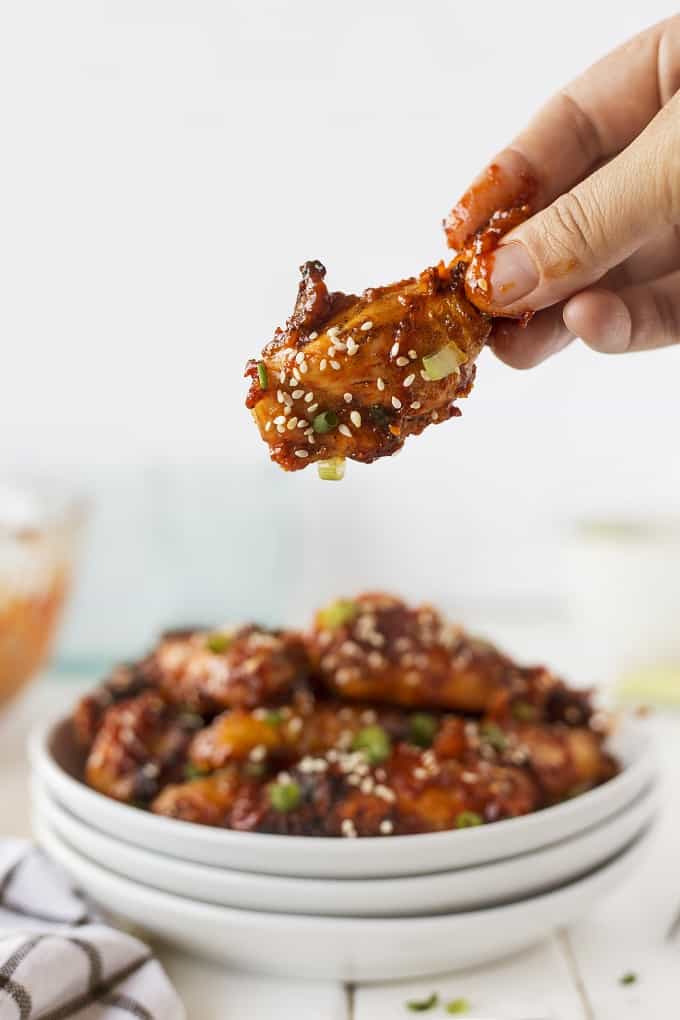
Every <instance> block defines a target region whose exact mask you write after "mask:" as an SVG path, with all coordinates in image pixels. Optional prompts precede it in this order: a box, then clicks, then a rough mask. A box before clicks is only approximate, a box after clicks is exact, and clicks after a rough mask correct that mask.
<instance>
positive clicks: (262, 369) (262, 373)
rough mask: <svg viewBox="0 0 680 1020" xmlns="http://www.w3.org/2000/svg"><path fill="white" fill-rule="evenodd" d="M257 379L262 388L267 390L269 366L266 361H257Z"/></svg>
mask: <svg viewBox="0 0 680 1020" xmlns="http://www.w3.org/2000/svg"><path fill="white" fill-rule="evenodd" d="M257 379H258V382H259V384H260V389H261V390H266V389H267V383H268V379H267V366H266V365H265V363H264V361H258V363H257Z"/></svg>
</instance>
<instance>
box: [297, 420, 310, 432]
mask: <svg viewBox="0 0 680 1020" xmlns="http://www.w3.org/2000/svg"><path fill="white" fill-rule="evenodd" d="M308 425H309V422H308V421H307V420H306V418H299V419H298V428H299V429H306V428H307V426H308Z"/></svg>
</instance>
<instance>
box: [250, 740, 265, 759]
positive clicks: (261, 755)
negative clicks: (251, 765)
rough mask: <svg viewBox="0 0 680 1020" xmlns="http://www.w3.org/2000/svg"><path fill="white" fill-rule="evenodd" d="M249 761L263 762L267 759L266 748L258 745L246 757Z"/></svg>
mask: <svg viewBox="0 0 680 1020" xmlns="http://www.w3.org/2000/svg"><path fill="white" fill-rule="evenodd" d="M248 757H249V758H250V760H251V761H264V759H265V758H266V757H267V748H266V747H265V746H264V744H258V745H257V746H256V747H254V748H253V749H252V751H251V752H250V754H249V755H248Z"/></svg>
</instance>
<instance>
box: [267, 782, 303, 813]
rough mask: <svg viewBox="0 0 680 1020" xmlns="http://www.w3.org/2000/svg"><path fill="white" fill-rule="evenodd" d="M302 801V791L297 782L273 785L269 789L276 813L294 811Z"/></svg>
mask: <svg viewBox="0 0 680 1020" xmlns="http://www.w3.org/2000/svg"><path fill="white" fill-rule="evenodd" d="M301 799H302V790H301V789H300V787H299V786H298V784H297V783H295V782H289V783H272V785H271V786H270V787H269V800H270V802H271V806H272V807H273V808H274V810H276V811H283V812H284V813H285V812H286V811H292V810H293V809H294V808H296V807H297V806H298V804H299V803H300V801H301Z"/></svg>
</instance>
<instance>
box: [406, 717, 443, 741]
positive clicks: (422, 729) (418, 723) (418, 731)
mask: <svg viewBox="0 0 680 1020" xmlns="http://www.w3.org/2000/svg"><path fill="white" fill-rule="evenodd" d="M438 725H439V723H438V722H437V719H436V718H435V716H433V715H430V714H429V713H428V712H416V713H415V715H412V716H411V718H410V720H409V737H408V738H409V740H410V741H411V743H412V744H416V745H417V746H418V747H431V746H432V741H433V740H434V737H435V733H436V732H437V727H438Z"/></svg>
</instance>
